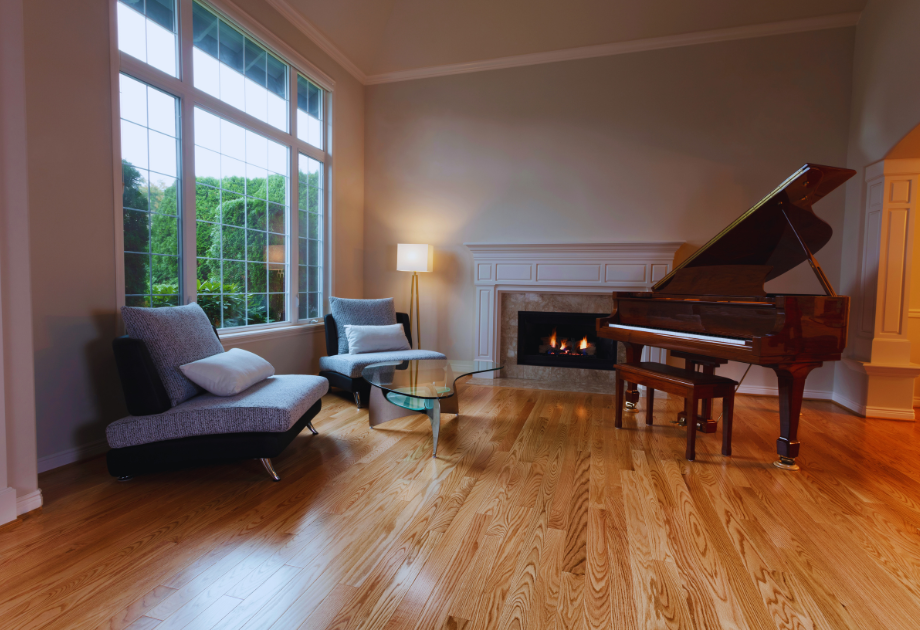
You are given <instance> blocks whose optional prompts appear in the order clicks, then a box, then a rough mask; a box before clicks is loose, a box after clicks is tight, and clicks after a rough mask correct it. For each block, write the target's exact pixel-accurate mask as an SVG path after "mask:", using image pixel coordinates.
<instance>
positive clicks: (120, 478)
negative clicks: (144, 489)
mask: <svg viewBox="0 0 920 630" xmlns="http://www.w3.org/2000/svg"><path fill="white" fill-rule="evenodd" d="M132 479H134V475H122V476H121V477H119V478H118V481H131V480H132Z"/></svg>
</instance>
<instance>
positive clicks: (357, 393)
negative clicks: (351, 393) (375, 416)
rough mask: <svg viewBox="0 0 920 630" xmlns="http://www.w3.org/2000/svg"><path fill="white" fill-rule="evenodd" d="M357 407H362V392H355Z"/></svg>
mask: <svg viewBox="0 0 920 630" xmlns="http://www.w3.org/2000/svg"><path fill="white" fill-rule="evenodd" d="M355 407H357V408H358V409H360V408H361V392H355Z"/></svg>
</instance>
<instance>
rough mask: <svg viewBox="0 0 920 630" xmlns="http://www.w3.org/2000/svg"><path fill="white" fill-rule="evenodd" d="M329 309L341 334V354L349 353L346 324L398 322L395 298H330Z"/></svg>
mask: <svg viewBox="0 0 920 630" xmlns="http://www.w3.org/2000/svg"><path fill="white" fill-rule="evenodd" d="M329 311H330V312H331V313H332V318H333V319H334V320H335V327H336V331H337V332H338V335H339V354H348V339H347V338H346V337H345V325H346V324H352V325H355V326H389V325H391V324H395V323H396V306H395V305H394V303H393V298H385V299H382V300H347V299H345V298H337V297H331V298H329Z"/></svg>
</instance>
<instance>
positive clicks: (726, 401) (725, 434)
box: [722, 392, 735, 456]
mask: <svg viewBox="0 0 920 630" xmlns="http://www.w3.org/2000/svg"><path fill="white" fill-rule="evenodd" d="M734 410H735V393H734V392H732V393H730V394H729V395H728V396H725V397H724V398H723V399H722V454H723V455H725V456H728V455H731V454H732V413H733V412H734Z"/></svg>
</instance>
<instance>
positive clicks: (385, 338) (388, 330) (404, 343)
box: [345, 324, 412, 354]
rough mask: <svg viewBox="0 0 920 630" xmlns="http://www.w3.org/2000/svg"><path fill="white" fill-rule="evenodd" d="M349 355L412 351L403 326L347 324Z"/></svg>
mask: <svg viewBox="0 0 920 630" xmlns="http://www.w3.org/2000/svg"><path fill="white" fill-rule="evenodd" d="M345 337H346V338H347V339H348V354H367V353H368V352H388V351H393V350H411V349H412V347H411V346H410V345H409V340H408V339H406V331H405V330H404V329H403V325H402V324H392V325H390V326H354V325H352V324H345Z"/></svg>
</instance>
